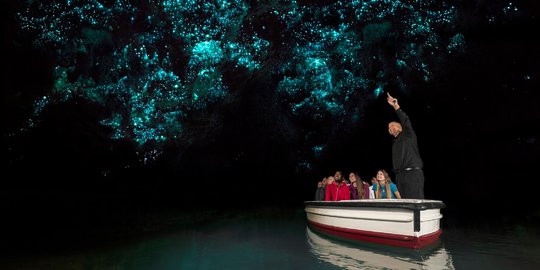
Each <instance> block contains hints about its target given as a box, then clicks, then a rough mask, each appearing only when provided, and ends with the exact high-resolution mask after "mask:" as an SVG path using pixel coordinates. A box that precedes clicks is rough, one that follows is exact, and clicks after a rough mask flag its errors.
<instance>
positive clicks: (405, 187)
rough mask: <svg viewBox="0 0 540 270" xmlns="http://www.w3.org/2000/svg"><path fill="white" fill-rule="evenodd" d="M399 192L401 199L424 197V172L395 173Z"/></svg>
mask: <svg viewBox="0 0 540 270" xmlns="http://www.w3.org/2000/svg"><path fill="white" fill-rule="evenodd" d="M396 182H397V188H398V191H399V194H401V198H403V199H424V172H423V171H422V170H410V171H402V172H399V173H397V174H396Z"/></svg>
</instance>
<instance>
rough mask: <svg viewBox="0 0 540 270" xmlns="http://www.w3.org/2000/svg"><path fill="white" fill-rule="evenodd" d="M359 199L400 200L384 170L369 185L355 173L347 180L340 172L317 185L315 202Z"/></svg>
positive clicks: (395, 188)
mask: <svg viewBox="0 0 540 270" xmlns="http://www.w3.org/2000/svg"><path fill="white" fill-rule="evenodd" d="M361 199H401V195H400V194H399V191H398V190H397V187H396V185H395V184H394V183H392V180H391V179H390V176H389V175H388V173H387V172H386V171H385V170H379V171H378V172H377V176H376V177H373V178H372V179H371V185H370V184H368V183H367V182H364V181H362V179H361V178H360V176H359V175H358V173H356V172H351V173H350V174H349V179H348V180H347V179H345V177H343V173H342V172H341V171H337V172H336V173H335V174H334V176H328V177H324V178H323V180H322V181H320V182H318V183H317V191H316V193H315V200H316V201H343V200H361Z"/></svg>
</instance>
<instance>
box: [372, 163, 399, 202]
mask: <svg viewBox="0 0 540 270" xmlns="http://www.w3.org/2000/svg"><path fill="white" fill-rule="evenodd" d="M374 185H375V187H373V189H374V190H375V198H377V199H401V195H400V194H399V191H398V190H397V187H396V185H395V184H394V183H392V180H391V179H390V176H389V175H388V173H387V172H386V171H385V170H379V171H378V172H377V183H375V184H374Z"/></svg>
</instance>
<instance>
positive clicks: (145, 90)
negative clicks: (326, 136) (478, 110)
mask: <svg viewBox="0 0 540 270" xmlns="http://www.w3.org/2000/svg"><path fill="white" fill-rule="evenodd" d="M448 2H449V1H446V0H444V1H437V0H409V1H407V0H369V1H368V0H363V1H361V0H354V1H344V0H342V1H335V2H333V3H330V4H326V5H322V4H310V3H309V2H306V3H304V4H299V3H298V2H297V1H294V0H280V1H271V3H263V4H260V3H257V1H240V0H214V1H197V0H183V1H182V0H164V1H151V0H146V1H136V2H132V1H127V0H115V1H107V2H103V3H101V2H100V1H97V0H86V1H82V0H81V1H47V2H40V1H28V3H27V6H26V8H25V9H24V10H23V11H21V12H20V13H19V22H20V25H21V28H22V29H23V30H25V31H27V32H29V33H31V34H34V35H35V42H34V43H35V45H36V46H38V47H44V48H54V49H55V51H56V52H57V53H56V57H57V60H58V61H57V63H58V66H56V67H55V73H54V74H55V78H54V79H55V82H54V86H53V89H51V91H50V93H49V94H48V95H47V96H45V97H43V98H42V99H40V100H39V101H37V102H36V105H35V112H36V116H38V115H39V113H40V112H41V111H42V110H43V108H44V107H45V106H47V105H48V104H55V103H60V102H64V101H66V100H69V99H70V98H73V97H82V98H85V99H87V100H89V101H92V102H95V103H98V104H103V105H106V106H109V107H108V109H109V111H110V112H111V115H110V117H109V118H107V119H103V120H102V122H101V123H102V124H104V125H107V126H109V127H110V128H111V129H112V130H113V133H112V138H115V139H128V140H132V141H134V142H135V143H136V144H138V145H139V146H140V147H141V148H142V149H146V150H145V151H154V149H158V148H159V147H160V146H162V145H163V144H164V143H165V142H166V141H168V140H170V139H175V138H179V137H181V135H182V133H183V131H184V129H183V127H184V124H183V123H184V122H185V121H187V119H189V116H190V114H191V113H192V112H194V111H196V110H204V109H205V108H207V107H208V106H209V105H211V104H215V103H218V102H220V101H222V100H223V99H224V98H225V97H227V95H229V93H230V92H231V91H232V90H233V89H232V88H233V87H234V85H228V84H227V83H226V81H227V80H225V79H224V74H225V68H228V69H230V68H233V69H235V70H232V72H235V71H236V72H240V71H242V72H249V73H250V74H252V75H254V74H257V72H271V73H272V74H271V75H272V76H267V77H272V78H278V81H277V82H276V83H274V84H272V85H276V95H277V96H278V97H279V99H278V100H279V101H280V102H281V103H282V105H283V106H284V107H285V108H287V109H288V110H289V112H290V114H291V117H301V118H302V119H311V121H319V120H321V119H327V118H331V119H334V120H336V122H338V123H345V124H347V123H346V121H345V119H346V118H347V117H349V116H351V115H352V117H349V118H347V119H352V120H353V121H360V120H361V117H360V113H361V109H359V106H361V104H356V103H355V102H358V100H359V98H358V97H362V98H364V99H365V98H366V97H367V98H370V97H372V98H375V97H377V96H380V95H381V94H383V93H384V91H385V87H386V86H387V85H388V84H389V83H393V85H398V86H400V87H401V88H402V90H404V91H405V90H407V83H408V82H407V81H404V80H403V76H401V75H402V73H403V72H405V71H407V72H416V73H418V74H420V75H421V76H422V77H423V78H424V80H426V81H427V80H430V79H431V78H432V76H433V70H432V67H433V66H434V65H436V64H437V63H436V62H435V61H436V60H434V59H437V57H435V56H440V55H444V54H453V53H458V52H461V51H463V50H464V48H465V47H464V46H465V41H466V39H465V37H464V36H463V35H462V34H461V33H458V32H456V31H455V30H454V23H455V16H456V8H455V7H453V6H452V5H450V4H449V3H448ZM504 12H517V8H515V7H514V6H513V5H511V4H509V5H508V7H506V8H505V9H504ZM259 17H264V18H271V19H270V20H268V21H265V20H260V21H259V20H258V18H259ZM269 22H270V23H269ZM278 24H281V25H282V26H279V27H282V29H279V33H277V34H276V36H278V37H279V38H277V39H276V40H272V38H270V37H268V36H267V35H266V34H265V33H267V32H268V30H275V29H276V28H277V27H278V26H277V25H278ZM275 51H278V52H279V53H278V54H279V55H280V57H276V59H277V61H275V60H274V61H268V60H269V57H272V56H273V54H272V53H274V54H276V53H275ZM81 57H82V59H86V62H85V63H84V64H83V63H81V62H80V60H77V59H81ZM262 70H264V71H262ZM228 71H231V70H228ZM96 74H98V75H96ZM31 122H32V123H34V122H35V121H34V120H31ZM349 124H350V123H349ZM310 143H312V144H313V145H315V146H313V145H312V146H311V147H308V149H309V148H311V149H312V150H313V152H314V153H316V154H317V155H319V154H321V153H322V152H324V149H325V147H324V143H323V142H310ZM157 155H159V152H158V153H157V154H156V153H154V154H152V155H149V156H151V157H154V156H157ZM306 166H308V165H306Z"/></svg>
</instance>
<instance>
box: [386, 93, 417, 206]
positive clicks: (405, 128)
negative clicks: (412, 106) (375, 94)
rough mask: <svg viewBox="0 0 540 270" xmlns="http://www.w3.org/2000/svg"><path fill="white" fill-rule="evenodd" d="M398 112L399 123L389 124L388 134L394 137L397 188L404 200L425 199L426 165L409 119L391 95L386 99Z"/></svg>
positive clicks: (393, 148)
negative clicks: (423, 168) (424, 166)
mask: <svg viewBox="0 0 540 270" xmlns="http://www.w3.org/2000/svg"><path fill="white" fill-rule="evenodd" d="M386 100H387V101H388V104H390V106H392V107H393V108H394V110H396V113H397V115H398V117H399V121H401V124H400V123H398V122H390V123H389V124H388V132H389V133H390V135H392V136H394V138H395V139H394V143H393V145H392V163H393V165H394V172H395V174H396V182H397V188H398V190H399V192H400V194H401V197H402V198H404V199H424V172H423V171H422V166H423V165H424V163H423V162H422V159H421V158H420V152H419V151H418V143H417V141H416V133H414V130H413V128H412V125H411V121H410V120H409V117H408V116H407V114H405V112H404V111H403V110H401V108H400V106H399V104H398V100H397V99H395V98H393V97H392V96H391V95H390V94H388V97H387V99H386Z"/></svg>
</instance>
